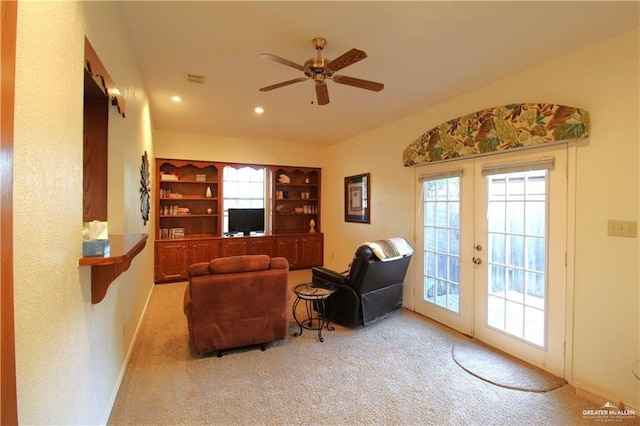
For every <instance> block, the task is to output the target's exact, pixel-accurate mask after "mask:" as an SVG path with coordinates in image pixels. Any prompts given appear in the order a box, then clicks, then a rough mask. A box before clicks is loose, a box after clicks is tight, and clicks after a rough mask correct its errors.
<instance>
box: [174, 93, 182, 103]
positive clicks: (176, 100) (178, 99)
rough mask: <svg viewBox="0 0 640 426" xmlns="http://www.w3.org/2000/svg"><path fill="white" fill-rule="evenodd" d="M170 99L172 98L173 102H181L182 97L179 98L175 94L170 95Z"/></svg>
mask: <svg viewBox="0 0 640 426" xmlns="http://www.w3.org/2000/svg"><path fill="white" fill-rule="evenodd" d="M171 100H172V101H173V102H182V98H181V97H180V96H177V95H175V96H172V97H171Z"/></svg>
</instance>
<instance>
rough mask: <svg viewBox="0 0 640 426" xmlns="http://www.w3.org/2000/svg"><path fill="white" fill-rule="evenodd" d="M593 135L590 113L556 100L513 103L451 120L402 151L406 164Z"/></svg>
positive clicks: (413, 164) (410, 164)
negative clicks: (548, 102) (551, 101)
mask: <svg viewBox="0 0 640 426" xmlns="http://www.w3.org/2000/svg"><path fill="white" fill-rule="evenodd" d="M588 136H589V114H588V113H587V111H585V110H582V109H580V108H576V107H571V106H565V105H556V104H509V105H504V106H498V107H494V108H489V109H484V110H482V111H478V112H475V113H473V114H468V115H464V116H462V117H458V118H455V119H453V120H449V121H447V122H445V123H442V124H440V125H439V126H436V127H434V128H433V129H431V130H429V131H428V132H426V133H424V134H422V135H421V136H420V137H419V138H417V139H416V140H415V141H413V142H412V143H411V144H410V145H409V146H408V147H407V148H405V150H404V152H403V153H402V162H403V164H404V166H405V167H408V166H415V165H418V164H424V163H430V162H434V161H442V160H450V159H454V158H460V157H468V156H473V155H479V154H487V153H492V152H497V151H503V150H507V149H512V148H523V147H528V146H536V145H540V144H544V143H549V142H558V141H562V140H566V139H574V138H586V137H588Z"/></svg>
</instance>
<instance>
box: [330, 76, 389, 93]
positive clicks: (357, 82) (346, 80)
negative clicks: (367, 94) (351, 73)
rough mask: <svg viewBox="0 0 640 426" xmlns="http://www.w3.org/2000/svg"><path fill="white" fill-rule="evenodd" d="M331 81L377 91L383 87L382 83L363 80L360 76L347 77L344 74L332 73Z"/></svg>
mask: <svg viewBox="0 0 640 426" xmlns="http://www.w3.org/2000/svg"><path fill="white" fill-rule="evenodd" d="M332 79H333V81H334V82H335V83H338V84H346V85H347V86H354V87H359V88H360V89H367V90H373V91H374V92H379V91H381V90H382V89H384V84H382V83H378V82H375V81H371V80H363V79H361V78H355V77H347V76H346V75H334V76H333V77H332Z"/></svg>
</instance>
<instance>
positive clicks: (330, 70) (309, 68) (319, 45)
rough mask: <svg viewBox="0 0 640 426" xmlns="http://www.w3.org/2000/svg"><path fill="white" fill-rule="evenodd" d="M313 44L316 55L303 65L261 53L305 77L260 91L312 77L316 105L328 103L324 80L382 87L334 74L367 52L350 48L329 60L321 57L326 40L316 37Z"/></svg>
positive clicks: (366, 87) (370, 87)
mask: <svg viewBox="0 0 640 426" xmlns="http://www.w3.org/2000/svg"><path fill="white" fill-rule="evenodd" d="M312 43H313V46H314V47H315V48H316V52H317V56H316V57H315V58H311V59H308V60H307V61H306V62H305V63H304V65H299V64H296V63H295V62H292V61H289V60H287V59H284V58H281V57H279V56H276V55H272V54H269V53H263V54H261V55H260V57H262V58H264V59H268V60H270V61H274V62H278V63H280V64H282V65H287V66H289V67H292V68H295V69H297V70H300V71H302V72H304V75H305V77H298V78H294V79H293V80H287V81H283V82H282V83H277V84H273V85H271V86H266V87H262V88H260V91H261V92H268V91H269V90H273V89H278V88H280V87H284V86H288V85H290V84H295V83H300V82H302V81H306V80H310V79H312V80H313V81H314V84H315V89H316V97H317V98H318V105H326V104H328V103H329V90H328V88H327V82H326V80H333V82H334V83H338V84H346V85H347V86H353V87H359V88H360V89H366V90H372V91H374V92H379V91H381V90H382V89H384V84H382V83H377V82H375V81H370V80H363V79H360V78H355V77H348V76H346V75H340V74H334V73H335V72H336V71H339V70H341V69H343V68H345V67H348V66H349V65H353V64H355V63H356V62H358V61H361V60H363V59H364V58H366V57H367V54H366V53H365V52H363V51H362V50H359V49H351V50H349V51H348V52H345V53H343V54H342V55H340V56H338V57H337V58H336V59H334V60H329V59H326V58H323V57H322V49H324V46H325V45H326V44H327V41H326V40H325V39H323V38H320V37H316V38H314V39H313V40H312Z"/></svg>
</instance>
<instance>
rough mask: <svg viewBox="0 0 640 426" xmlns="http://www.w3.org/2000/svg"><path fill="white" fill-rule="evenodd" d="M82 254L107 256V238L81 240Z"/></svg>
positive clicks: (86, 255)
mask: <svg viewBox="0 0 640 426" xmlns="http://www.w3.org/2000/svg"><path fill="white" fill-rule="evenodd" d="M82 256H83V257H90V256H109V240H91V241H83V242H82Z"/></svg>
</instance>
